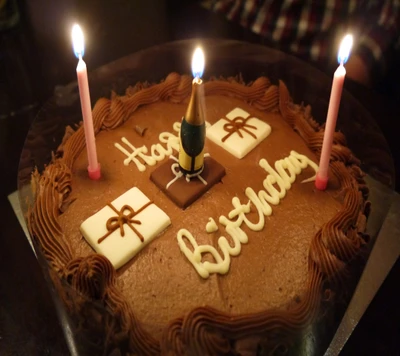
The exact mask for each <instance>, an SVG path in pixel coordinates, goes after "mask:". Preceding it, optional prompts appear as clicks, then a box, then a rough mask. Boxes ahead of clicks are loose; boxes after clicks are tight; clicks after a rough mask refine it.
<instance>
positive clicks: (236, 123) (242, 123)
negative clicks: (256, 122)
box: [222, 116, 257, 142]
mask: <svg viewBox="0 0 400 356" xmlns="http://www.w3.org/2000/svg"><path fill="white" fill-rule="evenodd" d="M224 119H225V120H227V121H228V123H227V124H225V125H224V126H223V129H224V130H225V131H227V132H228V133H227V134H226V135H225V136H224V137H223V138H222V142H225V141H226V140H227V139H228V138H229V137H230V136H231V135H233V134H234V133H235V132H237V133H238V135H239V136H240V137H241V138H243V134H242V132H241V131H240V130H243V131H244V132H247V133H248V134H249V135H250V136H251V137H254V138H255V139H257V136H256V135H255V134H254V133H253V132H251V131H249V130H248V129H255V130H257V127H255V126H253V125H249V124H246V121H247V120H248V119H245V118H244V117H240V116H238V117H235V118H234V119H233V120H229V119H228V118H226V117H224Z"/></svg>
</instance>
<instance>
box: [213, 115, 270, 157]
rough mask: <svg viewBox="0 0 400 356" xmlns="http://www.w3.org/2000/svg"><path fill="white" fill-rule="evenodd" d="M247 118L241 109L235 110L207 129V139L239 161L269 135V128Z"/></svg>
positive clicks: (264, 124) (263, 123)
mask: <svg viewBox="0 0 400 356" xmlns="http://www.w3.org/2000/svg"><path fill="white" fill-rule="evenodd" d="M249 116H250V114H249V113H248V112H246V111H244V110H243V109H240V108H235V109H233V110H232V111H230V112H229V113H228V114H227V115H226V118H222V119H220V120H218V121H217V122H216V123H215V124H214V125H212V126H211V127H209V128H207V131H206V132H207V137H208V138H209V139H210V140H211V141H213V142H214V143H216V144H217V145H218V146H221V147H222V148H224V149H225V150H227V151H228V152H229V153H231V154H233V155H234V156H235V157H237V158H239V159H241V158H243V157H244V156H246V155H247V154H248V153H249V152H250V151H251V150H252V149H253V148H255V147H256V146H257V145H258V144H259V143H260V142H261V141H262V140H264V139H265V138H266V137H267V136H268V135H269V134H270V133H271V126H269V125H268V124H267V123H265V122H264V121H261V120H260V119H257V118H255V117H249Z"/></svg>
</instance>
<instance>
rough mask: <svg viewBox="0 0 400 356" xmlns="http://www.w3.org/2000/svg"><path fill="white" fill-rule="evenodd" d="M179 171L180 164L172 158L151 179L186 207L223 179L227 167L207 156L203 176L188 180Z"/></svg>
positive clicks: (180, 204) (181, 205)
mask: <svg viewBox="0 0 400 356" xmlns="http://www.w3.org/2000/svg"><path fill="white" fill-rule="evenodd" d="M172 166H173V167H172ZM174 171H175V172H176V174H174V173H173V172H174ZM179 173H180V171H179V164H178V163H177V162H176V161H175V160H173V159H171V158H170V159H168V161H167V162H165V163H163V164H162V165H161V166H159V167H158V168H157V169H156V170H154V171H153V173H151V175H150V179H151V180H152V181H153V182H154V184H155V185H156V186H157V187H158V188H160V189H161V190H162V191H163V192H164V194H165V195H166V196H167V197H168V198H170V199H171V200H172V201H173V202H174V203H175V204H176V205H178V206H179V207H180V208H182V209H185V208H187V207H188V206H189V205H190V204H192V203H193V202H194V201H196V200H197V199H198V198H199V197H201V196H202V195H203V194H204V193H205V192H206V191H208V190H209V189H210V188H211V187H212V186H213V185H214V184H215V183H218V182H219V181H220V180H221V178H222V177H223V176H224V175H225V168H224V167H223V166H221V165H220V164H219V163H218V162H217V161H216V160H215V159H213V158H211V157H205V158H204V169H203V172H202V173H201V174H200V177H201V178H199V177H193V178H191V179H190V181H189V182H188V181H187V180H186V177H185V176H184V175H182V176H181V177H179V175H178V174H179ZM178 177H179V178H178ZM203 181H204V182H206V183H207V184H204V182H203Z"/></svg>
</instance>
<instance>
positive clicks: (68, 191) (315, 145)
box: [29, 73, 367, 355]
mask: <svg viewBox="0 0 400 356" xmlns="http://www.w3.org/2000/svg"><path fill="white" fill-rule="evenodd" d="M202 87H203V90H204V103H202V105H203V109H204V118H205V122H206V136H205V137H206V138H205V143H204V169H203V170H202V171H201V172H200V174H198V175H196V176H194V177H188V176H185V175H184V174H182V173H181V171H180V170H179V162H178V158H177V157H178V152H179V149H180V137H179V133H180V129H181V124H182V122H181V119H182V117H183V116H184V115H185V112H186V110H187V107H188V102H189V98H190V96H191V91H192V79H191V78H190V77H189V76H181V75H178V74H176V73H171V74H170V75H168V76H167V77H166V79H165V80H164V81H162V82H160V83H159V84H154V85H150V84H147V83H139V84H137V85H135V86H133V87H130V88H128V89H127V90H126V93H125V95H122V96H118V95H112V96H111V98H110V99H107V98H102V99H100V100H98V101H97V102H96V104H95V106H94V109H93V121H94V129H95V133H96V146H97V154H98V158H99V162H100V164H101V172H102V177H101V179H100V180H98V181H93V180H90V179H89V177H88V175H87V156H86V150H85V136H84V131H83V127H82V126H80V127H79V128H78V129H77V130H75V131H74V130H72V129H71V128H68V130H67V133H66V135H65V138H64V140H63V142H62V144H61V145H60V148H59V149H58V151H57V152H56V154H55V156H54V159H53V161H52V162H51V163H50V164H49V165H48V166H47V167H46V168H45V169H44V171H43V172H41V173H38V172H36V173H35V174H34V175H33V183H34V184H33V186H34V188H35V202H34V204H33V205H32V207H31V210H30V213H29V228H30V232H31V235H32V236H33V238H34V239H35V240H36V241H37V243H38V245H39V246H41V250H42V252H43V254H44V255H45V257H46V259H47V261H48V263H49V265H50V268H51V269H52V271H54V272H55V273H54V275H55V276H56V278H55V280H57V281H59V283H57V282H56V284H57V285H58V291H59V294H60V295H61V296H62V298H63V299H64V301H65V303H66V306H67V308H68V309H69V310H70V312H71V314H72V315H73V316H74V318H76V320H78V321H80V322H79V328H80V329H81V330H82V332H83V333H85V334H87V335H88V339H90V340H91V342H92V343H93V344H94V345H97V346H98V348H99V349H100V350H102V351H103V352H104V353H105V354H107V353H108V352H111V351H112V350H113V349H115V348H118V349H120V351H121V352H122V353H123V354H124V353H129V354H138V355H147V354H149V355H153V354H154V355H156V354H165V355H167V354H168V355H184V354H187V355H195V354H196V355H257V354H272V353H273V352H275V351H276V352H281V353H282V352H283V353H284V352H286V351H288V350H289V349H290V347H291V346H293V344H294V343H295V340H297V339H298V338H299V337H301V335H302V333H303V332H305V331H306V330H307V328H308V327H309V326H310V325H312V324H313V323H314V322H316V321H317V320H318V319H319V316H320V311H321V305H322V304H323V301H324V300H325V299H326V296H327V294H330V295H332V294H334V293H335V292H339V286H343V284H342V283H340V282H341V281H343V280H344V278H345V276H346V274H348V272H349V270H348V265H349V263H350V262H351V261H353V260H354V259H355V258H356V257H357V256H358V255H359V254H360V253H361V250H362V247H363V246H364V245H365V240H364V237H365V236H364V230H365V223H366V215H367V214H366V210H367V203H366V200H365V199H366V196H367V188H366V186H365V184H364V181H363V179H362V172H361V170H360V168H359V162H358V161H357V159H356V158H355V157H354V156H353V155H352V153H351V151H350V150H349V149H348V148H347V146H346V144H345V138H344V136H343V134H341V133H339V132H337V133H335V135H334V143H333V149H332V159H331V164H330V171H329V186H328V189H327V190H326V191H318V190H316V189H315V185H314V180H315V175H316V171H317V169H318V160H319V155H320V152H321V147H322V141H323V135H324V130H323V128H321V127H320V125H319V124H317V123H316V122H315V121H314V120H313V118H312V116H311V109H310V107H308V106H303V105H296V104H294V103H293V102H292V99H291V97H290V94H289V91H288V89H287V87H286V85H285V84H284V83H283V82H279V83H277V84H272V83H271V82H270V81H269V80H268V79H267V78H265V77H260V78H258V79H257V80H255V81H254V82H252V83H248V84H244V83H243V82H242V81H241V80H239V79H237V78H236V79H229V80H227V79H213V80H209V81H207V82H205V83H204V84H203V85H202Z"/></svg>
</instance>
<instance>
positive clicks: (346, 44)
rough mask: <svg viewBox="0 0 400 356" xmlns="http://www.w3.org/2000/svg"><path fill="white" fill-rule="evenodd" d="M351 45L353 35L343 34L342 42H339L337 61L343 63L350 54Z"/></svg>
mask: <svg viewBox="0 0 400 356" xmlns="http://www.w3.org/2000/svg"><path fill="white" fill-rule="evenodd" d="M352 46H353V36H352V35H346V36H344V38H343V40H342V42H341V43H340V47H339V52H338V57H337V58H338V62H339V63H340V64H345V63H346V62H347V60H348V59H349V56H350V50H351V47H352Z"/></svg>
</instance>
